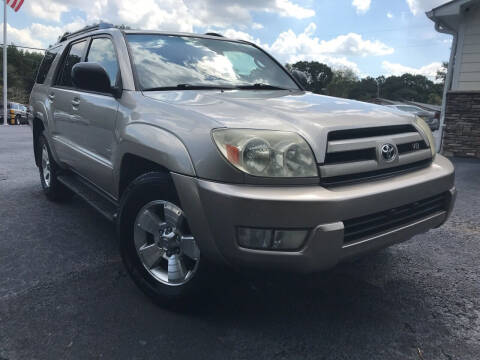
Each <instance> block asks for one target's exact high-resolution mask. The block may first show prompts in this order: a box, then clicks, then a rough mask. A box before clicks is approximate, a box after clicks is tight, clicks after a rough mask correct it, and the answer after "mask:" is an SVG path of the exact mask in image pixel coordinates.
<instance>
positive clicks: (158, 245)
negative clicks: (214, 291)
mask: <svg viewBox="0 0 480 360" xmlns="http://www.w3.org/2000/svg"><path fill="white" fill-rule="evenodd" d="M118 229H119V237H120V252H121V255H122V259H123V262H124V264H125V266H126V268H127V270H128V272H129V274H130V275H131V277H132V279H133V280H134V281H135V283H136V284H137V285H138V287H139V288H140V289H141V290H143V291H144V292H145V293H146V294H147V295H148V296H150V297H151V298H152V299H154V300H155V301H157V302H160V303H161V304H165V305H180V304H182V303H185V302H189V300H193V298H194V296H192V295H193V294H194V293H197V294H198V293H199V292H201V291H202V290H204V289H205V288H206V287H207V285H208V277H207V263H206V261H205V259H203V258H201V254H200V249H199V247H198V245H197V242H196V240H195V238H194V236H193V235H192V234H191V231H190V228H189V226H188V220H187V217H186V215H185V213H184V211H183V210H182V208H181V206H180V203H179V201H178V198H177V196H176V192H175V187H174V186H173V184H172V182H171V180H170V179H169V177H168V176H167V175H165V174H162V173H149V174H145V175H142V176H140V177H139V178H137V179H136V180H134V181H133V183H132V184H130V185H129V187H128V188H127V190H126V191H125V194H124V196H123V197H122V201H121V206H120V214H119V223H118Z"/></svg>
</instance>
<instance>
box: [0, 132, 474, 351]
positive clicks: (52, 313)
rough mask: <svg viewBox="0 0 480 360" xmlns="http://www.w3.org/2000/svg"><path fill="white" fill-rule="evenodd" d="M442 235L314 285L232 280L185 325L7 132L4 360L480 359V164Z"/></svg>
mask: <svg viewBox="0 0 480 360" xmlns="http://www.w3.org/2000/svg"><path fill="white" fill-rule="evenodd" d="M453 161H454V163H455V167H456V174H457V175H456V176H457V178H456V182H457V189H458V191H459V194H458V199H457V205H456V208H455V210H454V213H453V215H452V218H451V219H450V220H449V221H448V223H447V224H445V225H444V226H443V227H441V228H439V229H435V230H432V231H430V232H428V233H426V234H422V235H419V236H416V237H415V238H413V239H412V240H409V241H407V242H405V243H402V244H399V245H396V246H393V247H391V248H389V249H386V250H382V251H380V252H378V253H375V254H371V255H369V256H367V257H365V258H363V259H361V260H358V261H356V262H353V263H348V264H342V265H340V266H338V267H336V268H335V269H333V270H331V271H328V272H325V273H322V274H317V275H312V276H309V277H299V276H294V275H286V274H279V275H273V274H263V273H260V272H257V273H249V274H248V275H238V274H234V273H229V272H226V273H224V274H223V276H224V277H223V280H224V284H222V285H221V284H219V286H218V289H217V290H216V291H213V292H212V293H211V294H209V295H208V296H206V297H205V298H202V299H198V302H196V303H194V305H192V308H191V309H188V311H186V312H185V313H180V312H174V311H169V310H166V309H162V308H160V307H158V306H156V305H154V304H153V303H152V302H151V301H149V299H148V298H146V297H145V296H144V295H143V294H142V293H141V292H140V291H139V290H138V289H137V288H136V287H135V285H134V284H133V283H132V281H131V280H130V278H129V277H128V276H127V274H126V272H125V270H124V268H123V265H122V263H121V260H120V257H119V255H118V250H117V246H116V240H115V229H114V227H113V226H112V225H111V224H110V223H108V222H107V221H106V220H104V219H103V218H102V217H101V216H100V215H97V214H96V213H95V212H94V210H92V209H91V208H90V207H89V206H88V205H86V204H85V203H83V202H82V201H81V200H80V199H78V198H74V199H73V200H72V201H71V202H68V203H63V204H56V203H52V202H49V201H47V199H46V198H45V197H44V195H43V193H42V189H41V186H40V180H39V176H38V170H37V168H36V167H35V164H34V160H33V151H32V142H31V131H30V129H29V128H28V126H10V127H7V126H1V127H0V360H5V359H9V360H11V359H97V358H104V359H369V360H370V359H402V360H404V359H420V360H437V359H462V360H465V359H467V360H468V359H472V360H473V359H480V216H479V214H480V161H478V160H472V159H453Z"/></svg>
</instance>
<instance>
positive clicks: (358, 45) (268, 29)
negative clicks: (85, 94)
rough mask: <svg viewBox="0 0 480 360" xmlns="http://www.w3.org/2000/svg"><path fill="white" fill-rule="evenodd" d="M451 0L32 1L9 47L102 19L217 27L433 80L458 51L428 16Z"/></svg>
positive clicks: (14, 21)
mask: <svg viewBox="0 0 480 360" xmlns="http://www.w3.org/2000/svg"><path fill="white" fill-rule="evenodd" d="M444 2H445V0H316V1H315V0H136V1H131V0H90V1H85V0H25V3H24V6H23V8H22V9H21V10H20V11H19V12H18V13H14V12H13V11H9V14H8V16H9V19H8V24H9V30H8V36H9V40H8V42H9V43H10V42H13V43H15V44H17V45H24V46H32V47H40V48H45V47H47V46H48V45H49V44H53V43H54V42H55V40H56V38H57V37H58V35H60V34H61V33H62V32H64V31H72V30H76V29H78V28H81V27H83V26H84V25H86V24H89V23H92V22H96V21H98V20H99V19H102V20H105V21H109V22H113V23H115V24H126V25H129V26H131V27H133V28H143V29H160V30H172V31H187V32H192V31H193V32H205V31H207V30H214V31H218V32H221V33H224V34H226V35H228V36H230V37H236V38H243V39H248V40H251V41H255V42H257V43H259V44H260V45H262V46H263V47H264V48H265V49H267V50H268V51H269V52H271V53H272V54H273V55H274V56H275V57H277V58H278V59H279V60H280V61H282V62H283V63H285V62H292V61H297V60H318V61H321V62H325V63H327V64H329V65H330V66H332V67H335V68H341V67H349V68H352V69H353V70H354V71H356V72H357V73H358V74H359V75H360V76H367V75H370V76H378V75H381V74H384V75H390V74H401V73H403V72H406V71H408V72H414V73H420V74H423V75H426V76H429V77H431V78H433V76H434V74H435V72H436V70H437V69H438V67H439V66H440V64H441V62H442V61H446V60H448V58H449V54H450V44H451V37H450V36H448V35H443V34H439V33H437V32H436V31H435V30H434V26H433V23H432V22H431V21H430V20H429V19H428V18H427V17H426V15H425V11H427V10H430V9H431V8H433V7H435V6H438V5H440V4H441V3H444Z"/></svg>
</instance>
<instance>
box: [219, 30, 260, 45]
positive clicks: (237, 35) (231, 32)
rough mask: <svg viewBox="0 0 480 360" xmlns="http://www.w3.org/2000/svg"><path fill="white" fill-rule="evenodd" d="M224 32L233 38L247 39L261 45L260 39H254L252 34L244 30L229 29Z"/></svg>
mask: <svg viewBox="0 0 480 360" xmlns="http://www.w3.org/2000/svg"><path fill="white" fill-rule="evenodd" d="M222 34H223V35H224V36H226V37H228V38H231V39H238V40H246V41H250V42H253V43H256V44H258V45H260V39H254V38H253V36H252V35H250V34H248V33H246V32H243V31H238V30H234V29H227V30H225V31H224V32H223V33H222Z"/></svg>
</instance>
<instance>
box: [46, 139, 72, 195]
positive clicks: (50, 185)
mask: <svg viewBox="0 0 480 360" xmlns="http://www.w3.org/2000/svg"><path fill="white" fill-rule="evenodd" d="M37 154H40V166H39V167H38V170H39V173H40V182H41V184H42V188H43V192H44V194H45V196H46V197H47V198H48V199H49V200H51V201H65V200H69V199H71V198H72V196H73V193H72V192H71V191H70V190H69V189H68V188H66V187H65V186H64V185H63V184H62V183H60V182H59V181H58V178H57V176H58V172H59V170H60V168H59V167H58V165H57V164H56V163H55V160H53V157H52V153H51V151H50V147H49V146H48V143H47V140H46V139H45V136H44V135H43V133H42V134H41V135H40V137H39V139H38V142H37Z"/></svg>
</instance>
